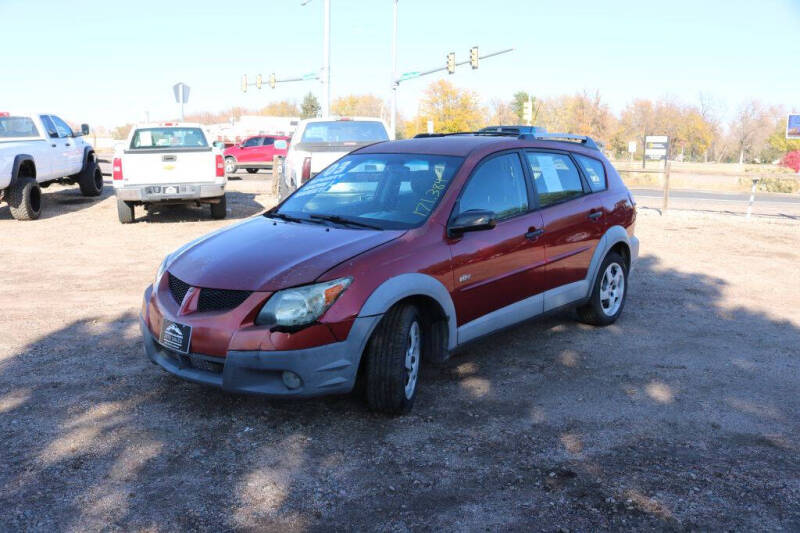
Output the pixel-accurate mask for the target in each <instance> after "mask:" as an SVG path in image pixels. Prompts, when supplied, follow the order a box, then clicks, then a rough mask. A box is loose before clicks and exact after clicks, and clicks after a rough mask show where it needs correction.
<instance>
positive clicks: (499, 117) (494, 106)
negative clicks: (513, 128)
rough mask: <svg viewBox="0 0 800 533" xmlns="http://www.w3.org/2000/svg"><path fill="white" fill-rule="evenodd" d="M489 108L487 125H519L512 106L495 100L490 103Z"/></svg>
mask: <svg viewBox="0 0 800 533" xmlns="http://www.w3.org/2000/svg"><path fill="white" fill-rule="evenodd" d="M490 108H491V118H490V119H489V124H492V125H497V126H510V125H514V124H519V119H518V118H517V114H516V113H515V112H514V109H513V106H512V104H510V103H508V102H504V101H503V100H500V99H497V98H496V99H494V100H492V102H491V103H490Z"/></svg>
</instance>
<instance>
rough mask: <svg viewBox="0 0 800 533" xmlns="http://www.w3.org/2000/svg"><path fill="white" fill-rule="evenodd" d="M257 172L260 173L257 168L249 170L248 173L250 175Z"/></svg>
mask: <svg viewBox="0 0 800 533" xmlns="http://www.w3.org/2000/svg"><path fill="white" fill-rule="evenodd" d="M256 172H258V169H257V168H248V169H247V173H248V174H255V173H256Z"/></svg>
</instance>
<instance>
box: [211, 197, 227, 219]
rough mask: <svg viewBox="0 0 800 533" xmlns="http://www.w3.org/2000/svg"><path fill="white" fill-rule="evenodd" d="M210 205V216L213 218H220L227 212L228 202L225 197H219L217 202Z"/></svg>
mask: <svg viewBox="0 0 800 533" xmlns="http://www.w3.org/2000/svg"><path fill="white" fill-rule="evenodd" d="M210 205H211V218H213V219H214V220H222V219H223V218H225V216H226V215H227V214H228V203H227V202H226V201H225V197H224V196H223V197H222V198H220V199H219V202H217V203H216V204H210Z"/></svg>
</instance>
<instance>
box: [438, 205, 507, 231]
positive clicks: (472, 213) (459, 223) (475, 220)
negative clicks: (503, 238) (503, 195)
mask: <svg viewBox="0 0 800 533" xmlns="http://www.w3.org/2000/svg"><path fill="white" fill-rule="evenodd" d="M495 224H496V219H495V214H494V212H493V211H487V210H485V209H470V210H469V211H464V212H463V213H459V214H458V215H456V216H455V217H454V218H453V219H452V220H450V223H449V224H448V225H447V236H448V237H455V236H457V235H461V234H462V233H466V232H468V231H484V230H487V229H492V228H494V226H495Z"/></svg>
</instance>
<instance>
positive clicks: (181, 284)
mask: <svg viewBox="0 0 800 533" xmlns="http://www.w3.org/2000/svg"><path fill="white" fill-rule="evenodd" d="M168 276H169V279H168V280H167V282H168V283H169V292H171V293H172V297H173V298H175V301H176V302H178V305H180V304H182V303H183V299H184V298H185V297H186V293H187V292H189V287H191V285H189V284H188V283H186V282H185V281H181V280H179V279H178V278H176V277H175V276H173V275H172V274H168Z"/></svg>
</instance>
